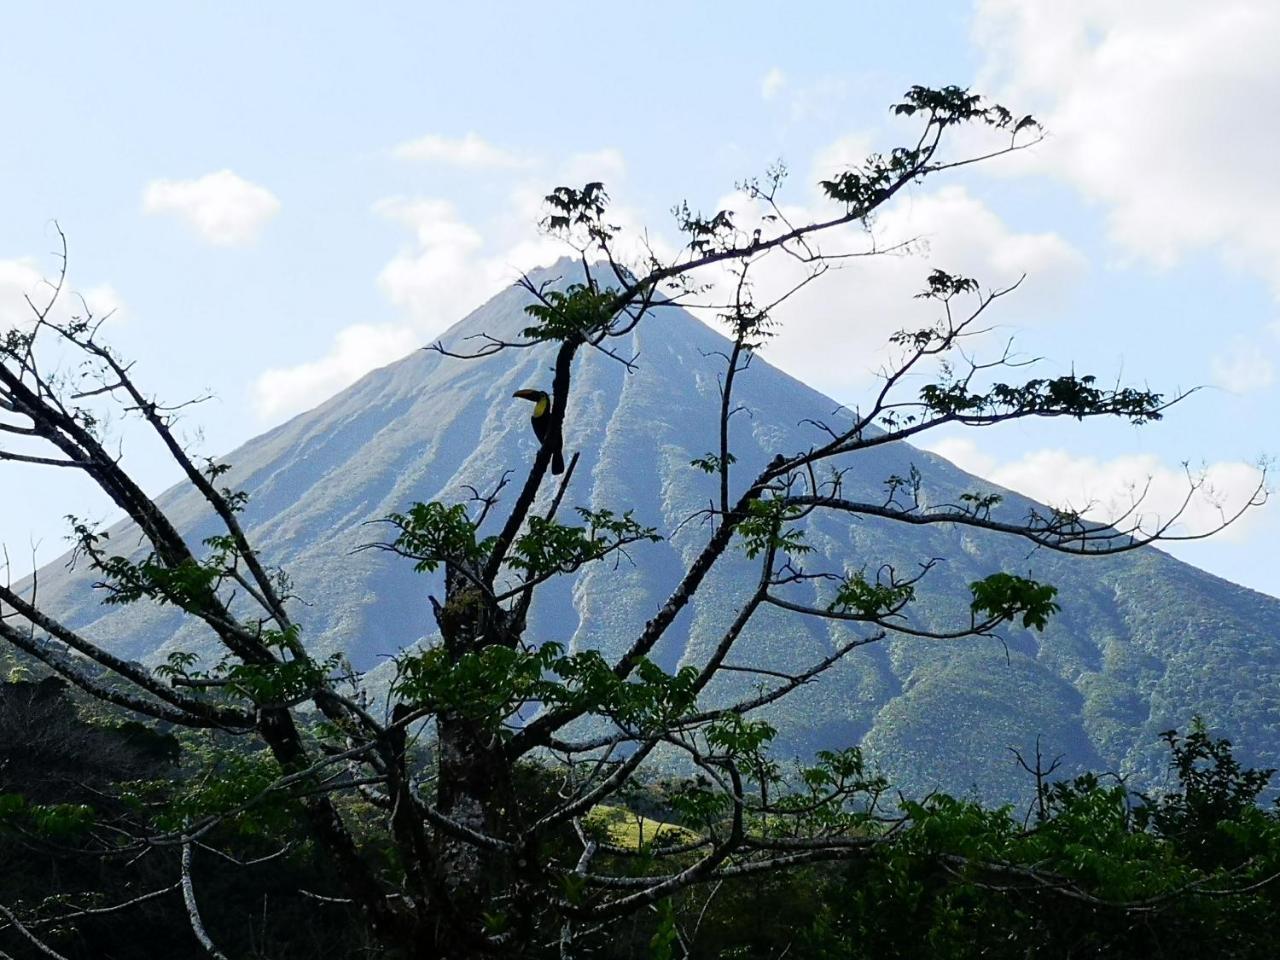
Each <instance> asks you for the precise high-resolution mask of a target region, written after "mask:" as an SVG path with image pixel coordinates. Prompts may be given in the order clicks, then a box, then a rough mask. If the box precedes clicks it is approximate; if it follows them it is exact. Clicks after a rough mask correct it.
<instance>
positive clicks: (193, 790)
mask: <svg viewBox="0 0 1280 960" xmlns="http://www.w3.org/2000/svg"><path fill="white" fill-rule="evenodd" d="M185 746H186V750H187V755H188V765H189V772H188V774H187V776H186V777H184V779H183V780H182V782H181V783H180V784H179V785H178V787H177V789H176V790H173V791H172V793H169V790H170V788H171V784H168V783H138V784H134V785H133V787H132V790H133V791H134V793H133V795H134V796H135V797H136V798H137V800H138V801H139V802H140V803H143V804H145V803H150V802H152V801H154V800H155V798H156V797H157V796H158V795H160V794H167V796H166V798H165V800H166V802H165V804H164V806H163V808H162V809H160V810H159V812H157V814H156V816H155V825H156V827H158V828H159V829H161V830H170V831H180V830H185V829H187V828H188V827H189V826H191V825H196V824H200V823H202V822H203V821H205V820H206V819H208V818H213V817H217V818H221V819H220V825H221V828H222V829H224V830H227V831H230V832H233V833H237V834H239V835H241V836H243V837H271V836H278V835H280V834H282V833H286V832H288V831H289V829H290V828H291V826H292V824H293V822H294V821H295V820H296V819H297V817H298V809H297V805H296V803H295V802H294V801H293V800H291V799H290V798H289V796H288V793H287V792H286V791H275V790H272V789H271V788H272V786H273V785H274V784H275V783H276V782H277V781H278V780H279V779H280V777H281V776H282V771H281V769H280V766H279V764H277V763H276V761H275V759H274V758H273V757H272V756H271V755H270V753H268V752H267V751H265V750H259V751H256V752H253V753H250V752H247V751H245V750H244V749H243V748H236V747H230V746H222V745H220V744H218V743H214V742H212V741H209V740H195V739H189V740H188V741H187V743H186V744H185Z"/></svg>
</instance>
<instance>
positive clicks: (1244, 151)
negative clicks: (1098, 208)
mask: <svg viewBox="0 0 1280 960" xmlns="http://www.w3.org/2000/svg"><path fill="white" fill-rule="evenodd" d="M1277 35H1280V4H1275V3H1258V2H1249V0H1218V2H1215V3H1203V2H1200V0H1129V2H1125V3H1111V2H1105V0H1079V2H1075V3H1060V2H1054V0H1037V2H1028V0H982V2H980V3H979V5H978V11H977V15H976V19H975V37H976V39H977V41H978V43H979V45H980V46H981V47H982V48H983V49H984V50H985V52H986V55H987V64H986V68H985V76H984V77H983V78H982V80H981V82H980V85H981V86H982V87H983V88H984V89H985V90H988V91H989V92H991V93H993V94H996V95H998V96H999V97H1000V98H1001V99H1002V100H1005V101H1006V102H1007V103H1008V104H1009V105H1010V107H1011V108H1014V109H1017V110H1031V111H1035V112H1036V113H1037V117H1038V118H1039V119H1041V120H1042V121H1043V122H1044V123H1045V126H1046V128H1047V129H1048V131H1049V134H1050V137H1051V138H1052V139H1051V142H1050V144H1048V145H1047V146H1046V148H1044V149H1040V150H1037V151H1035V152H1034V156H1029V155H1023V158H1022V163H1021V164H1018V165H1017V166H1020V167H1021V168H1022V169H1026V170H1035V171H1048V172H1052V173H1054V174H1057V175H1059V176H1061V177H1063V178H1065V179H1067V180H1069V181H1070V182H1072V183H1073V184H1075V185H1076V186H1077V187H1078V188H1079V189H1080V190H1081V191H1082V192H1083V193H1084V194H1085V195H1086V196H1088V197H1090V198H1091V199H1094V200H1097V201H1100V202H1102V203H1103V204H1105V207H1106V210H1107V217H1108V226H1109V232H1110V235H1111V237H1112V239H1113V240H1114V241H1115V243H1116V244H1117V245H1118V246H1119V247H1120V249H1122V250H1124V251H1125V252H1127V253H1128V254H1129V255H1131V256H1133V257H1136V258H1142V259H1145V260H1148V261H1151V262H1153V263H1155V264H1157V265H1160V266H1164V267H1169V266H1172V265H1174V264H1176V263H1177V262H1178V261H1179V260H1180V259H1181V258H1182V257H1183V256H1184V255H1186V254H1188V253H1190V252H1193V251H1195V250H1197V249H1202V248H1210V247H1212V248H1216V249H1218V250H1219V251H1221V252H1222V253H1223V254H1224V255H1225V257H1226V258H1227V259H1228V261H1230V262H1232V263H1234V264H1237V265H1241V266H1245V267H1248V268H1250V269H1254V270H1257V271H1258V272H1259V273H1260V274H1261V275H1262V276H1264V277H1266V278H1267V279H1268V280H1269V281H1270V282H1271V284H1272V287H1273V290H1274V291H1275V292H1276V294H1277V295H1280V231H1276V230H1275V228H1274V224H1275V223H1276V222H1277V220H1278V219H1280V180H1278V179H1277V178H1276V177H1275V176H1274V175H1273V171H1272V169H1271V165H1270V164H1269V163H1267V162H1266V160H1265V158H1267V157H1271V156H1274V155H1275V152H1276V150H1277V148H1280V129H1277V127H1276V125H1275V124H1273V123H1268V122H1266V121H1265V120H1263V119H1260V118H1261V116H1262V114H1261V113H1260V112H1259V111H1263V112H1265V105H1267V104H1270V103H1274V102H1276V100H1277V98H1280V57H1277V56H1276V47H1275V37H1276V36H1277Z"/></svg>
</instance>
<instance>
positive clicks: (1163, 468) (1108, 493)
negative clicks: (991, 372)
mask: <svg viewBox="0 0 1280 960" xmlns="http://www.w3.org/2000/svg"><path fill="white" fill-rule="evenodd" d="M922 446H924V447H925V449H927V450H930V451H931V452H933V453H936V454H938V455H939V456H942V457H945V458H946V459H948V460H950V461H951V462H952V463H954V464H955V465H956V466H958V467H959V468H960V469H962V470H965V471H967V472H969V473H972V474H975V475H976V476H980V477H982V478H983V479H985V480H989V481H990V482H992V483H995V484H998V485H999V486H1002V487H1006V488H1008V489H1010V490H1015V491H1017V492H1018V493H1021V494H1024V495H1026V496H1028V497H1031V498H1032V499H1033V500H1036V501H1038V502H1040V503H1044V504H1048V505H1050V506H1054V507H1070V508H1072V509H1076V510H1083V511H1084V513H1085V515H1086V516H1088V517H1090V518H1091V519H1094V520H1098V521H1107V520H1110V519H1113V518H1115V517H1117V516H1119V515H1120V514H1122V513H1124V512H1125V511H1126V510H1128V509H1129V508H1130V506H1131V505H1132V504H1133V503H1134V500H1135V497H1137V496H1142V503H1141V507H1140V508H1139V511H1138V513H1139V515H1140V516H1141V518H1142V521H1141V522H1142V525H1143V527H1144V529H1147V530H1151V529H1154V527H1155V526H1156V525H1158V524H1159V523H1160V522H1161V521H1167V520H1168V519H1170V518H1172V517H1173V516H1174V515H1175V514H1176V513H1178V511H1179V510H1180V509H1181V508H1182V506H1183V502H1184V501H1185V500H1186V497H1187V494H1188V492H1189V490H1190V487H1189V480H1188V474H1187V471H1186V470H1185V469H1184V468H1182V467H1180V466H1179V467H1170V466H1168V465H1166V464H1164V463H1163V462H1161V461H1160V460H1159V459H1158V458H1157V457H1155V456H1154V455H1152V454H1146V453H1142V454H1131V455H1128V456H1122V457H1115V458H1113V459H1110V460H1099V459H1098V458H1096V457H1091V456H1077V455H1075V454H1071V453H1068V452H1067V451H1065V450H1056V449H1046V450H1036V451H1033V452H1030V453H1027V454H1024V455H1023V456H1022V457H1020V458H1018V459H1017V460H1012V461H1008V462H1004V463H1002V462H1000V461H998V460H997V459H996V458H994V457H992V456H990V455H988V454H987V453H985V452H983V451H982V450H981V449H979V447H978V446H977V445H976V444H975V443H974V442H973V441H972V440H969V439H967V438H963V437H946V438H941V439H937V440H934V441H932V442H926V443H925V444H922ZM1201 474H1203V476H1204V479H1205V481H1206V482H1205V484H1204V485H1203V486H1202V487H1201V489H1200V490H1199V491H1198V492H1197V494H1196V496H1195V497H1194V498H1193V499H1192V500H1191V502H1190V503H1189V504H1188V505H1187V507H1186V509H1185V510H1183V512H1182V516H1181V518H1180V520H1179V523H1178V525H1177V526H1176V528H1175V529H1174V530H1173V531H1171V532H1173V533H1176V534H1181V535H1188V534H1201V533H1206V532H1208V531H1211V530H1214V529H1216V528H1217V527H1218V526H1219V525H1220V524H1221V523H1222V520H1223V518H1224V516H1231V515H1233V514H1234V513H1235V512H1236V511H1237V510H1239V508H1240V507H1242V506H1243V505H1244V504H1246V503H1247V502H1248V501H1249V498H1250V497H1251V496H1252V495H1253V493H1254V491H1255V490H1256V489H1257V486H1258V481H1259V480H1260V479H1261V474H1260V472H1259V470H1258V468H1257V467H1256V466H1253V465H1251V464H1247V463H1241V462H1219V463H1213V464H1210V465H1208V466H1207V467H1204V468H1203V470H1194V471H1192V475H1193V476H1196V477H1198V476H1200V475H1201ZM1144 491H1145V493H1144ZM1086 508H1087V509H1086ZM1255 515H1256V514H1255V512H1254V511H1250V512H1249V513H1246V514H1245V516H1244V517H1243V518H1242V519H1241V520H1240V521H1238V522H1237V523H1234V524H1232V525H1231V526H1230V527H1228V528H1227V529H1226V530H1224V531H1223V532H1222V533H1221V534H1219V535H1218V536H1219V537H1221V538H1222V539H1224V540H1233V541H1237V542H1238V541H1241V540H1243V539H1245V538H1246V537H1247V536H1248V535H1249V532H1250V527H1251V525H1252V522H1253V520H1254V519H1255Z"/></svg>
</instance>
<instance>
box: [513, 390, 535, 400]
mask: <svg viewBox="0 0 1280 960" xmlns="http://www.w3.org/2000/svg"><path fill="white" fill-rule="evenodd" d="M511 396H513V397H519V398H520V399H521V400H537V399H538V391H537V390H517V391H516V392H515V393H513V394H512V395H511Z"/></svg>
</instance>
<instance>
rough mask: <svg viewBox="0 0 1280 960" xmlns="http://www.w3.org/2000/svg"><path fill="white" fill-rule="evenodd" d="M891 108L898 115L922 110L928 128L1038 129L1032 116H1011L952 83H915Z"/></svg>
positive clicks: (1014, 131)
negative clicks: (966, 125)
mask: <svg viewBox="0 0 1280 960" xmlns="http://www.w3.org/2000/svg"><path fill="white" fill-rule="evenodd" d="M891 109H892V110H893V113H894V115H895V116H902V117H910V116H914V115H915V114H917V113H923V114H925V115H927V116H928V125H929V126H930V127H949V126H954V125H956V124H959V123H968V122H977V123H982V124H985V125H986V126H989V127H994V128H996V129H997V130H1011V132H1013V133H1014V134H1017V133H1018V132H1019V131H1022V130H1026V129H1038V128H1039V124H1038V123H1036V121H1035V119H1034V118H1033V117H1031V116H1021V117H1015V116H1014V114H1013V113H1011V112H1010V111H1009V110H1007V109H1006V108H1004V107H1002V106H1001V105H1000V104H998V103H986V102H985V101H984V99H983V98H982V97H981V96H979V95H978V94H976V93H970V92H969V90H968V88H966V87H959V86H956V85H954V84H950V85H948V86H945V87H925V86H921V85H919V84H916V85H914V86H912V87H911V89H910V90H908V91H907V92H906V93H905V94H904V95H903V102H902V103H895V104H894V105H893V107H892V108H891Z"/></svg>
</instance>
